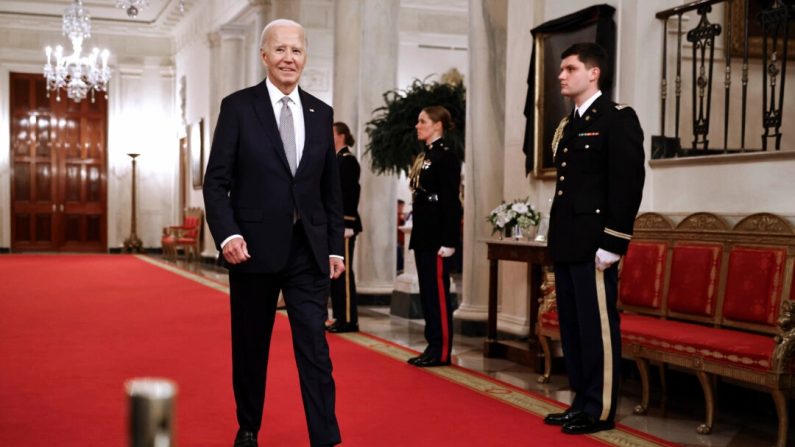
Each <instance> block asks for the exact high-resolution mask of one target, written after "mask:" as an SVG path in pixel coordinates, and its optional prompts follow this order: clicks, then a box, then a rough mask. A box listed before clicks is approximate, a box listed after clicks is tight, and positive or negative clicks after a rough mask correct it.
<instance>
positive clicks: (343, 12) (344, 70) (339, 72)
mask: <svg viewBox="0 0 795 447" xmlns="http://www.w3.org/2000/svg"><path fill="white" fill-rule="evenodd" d="M361 4H362V1H361V0H337V1H336V2H334V121H342V122H344V123H346V124H347V125H348V126H350V128H351V133H353V135H358V131H359V122H358V120H359V60H360V57H359V51H358V50H359V48H360V47H361V42H362V12H361ZM362 147H363V146H362V144H361V142H359V144H357V145H356V148H354V153H356V154H357V155H360V154H361V153H362V152H364V151H362V150H361V148H362Z"/></svg>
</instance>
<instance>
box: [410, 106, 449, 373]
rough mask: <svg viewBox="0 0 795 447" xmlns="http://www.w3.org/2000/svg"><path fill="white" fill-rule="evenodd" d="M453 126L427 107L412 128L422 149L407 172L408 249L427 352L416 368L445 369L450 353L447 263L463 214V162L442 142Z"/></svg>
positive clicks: (415, 359) (445, 113) (437, 108)
mask: <svg viewBox="0 0 795 447" xmlns="http://www.w3.org/2000/svg"><path fill="white" fill-rule="evenodd" d="M452 125H453V121H452V119H451V117H450V112H448V111H447V109H445V108H444V107H442V106H431V107H426V108H424V109H422V112H420V115H419V118H418V120H417V125H416V126H415V127H416V129H417V138H418V139H419V140H420V141H422V142H423V143H424V144H425V148H424V150H423V152H421V153H420V154H419V155H418V156H417V159H416V160H415V161H414V164H413V166H412V168H411V172H410V173H409V182H410V183H409V184H410V186H411V190H412V197H413V201H412V216H413V217H412V219H413V222H414V225H413V227H412V230H411V239H410V240H409V249H411V250H414V259H415V261H416V264H417V279H418V280H419V283H420V284H419V285H420V300H421V301H422V312H423V316H424V318H425V340H426V341H427V342H428V347H427V348H425V350H424V351H423V352H422V354H420V355H419V356H416V357H412V358H410V359H409V360H408V362H409V363H410V364H412V365H414V366H419V367H429V366H444V365H449V364H450V354H451V351H452V349H453V332H452V329H453V301H452V299H451V298H450V271H449V270H450V265H449V264H450V256H452V255H453V253H455V247H456V246H457V245H458V243H459V240H460V229H461V215H462V209H461V201H460V200H459V198H458V190H459V185H460V183H461V162H460V161H459V160H458V158H457V157H456V155H455V154H454V153H453V151H451V150H449V148H448V146H447V144H446V143H445V141H444V138H443V137H444V132H445V131H447V130H449V129H451V128H452Z"/></svg>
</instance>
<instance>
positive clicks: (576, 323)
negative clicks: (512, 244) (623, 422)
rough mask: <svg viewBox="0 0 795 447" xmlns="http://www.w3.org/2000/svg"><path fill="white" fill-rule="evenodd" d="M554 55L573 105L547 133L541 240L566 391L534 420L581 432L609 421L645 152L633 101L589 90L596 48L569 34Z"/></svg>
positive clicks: (602, 57) (601, 64) (598, 60)
mask: <svg viewBox="0 0 795 447" xmlns="http://www.w3.org/2000/svg"><path fill="white" fill-rule="evenodd" d="M561 58H562V62H561V64H560V75H559V76H558V79H559V80H560V88H561V93H562V94H563V95H564V96H566V97H568V98H570V99H571V100H572V101H573V102H574V105H575V109H574V110H573V112H572V114H571V116H566V117H564V118H563V119H562V120H561V122H560V124H559V125H558V128H557V131H556V132H555V135H554V138H553V142H552V151H553V154H554V160H555V167H556V168H557V176H558V177H557V184H556V188H555V199H554V201H553V203H552V210H551V212H550V229H549V245H548V246H549V252H550V255H551V257H552V260H553V262H554V269H555V291H556V293H557V305H558V318H559V320H560V336H561V343H562V345H563V354H564V357H565V363H566V371H567V373H568V375H569V384H570V386H571V389H572V390H573V391H574V400H573V402H572V403H571V406H570V407H569V408H568V409H567V410H566V411H565V412H563V413H553V414H549V415H547V416H546V418H545V419H544V422H546V423H547V424H553V425H562V431H563V432H564V433H568V434H585V433H594V432H598V431H601V430H609V429H612V428H613V427H614V419H615V414H616V406H617V398H618V385H619V372H620V367H621V364H620V362H621V336H620V331H619V315H618V309H617V304H616V300H617V295H618V260H619V259H620V257H621V255H623V254H625V253H626V251H627V247H628V245H629V241H630V239H631V238H632V227H633V224H634V220H635V215H636V214H637V212H638V208H639V207H640V201H641V196H642V194H643V181H644V177H645V172H644V157H645V153H644V150H643V130H642V129H641V127H640V122H639V121H638V117H637V115H636V114H635V111H634V110H632V109H631V108H629V107H626V106H624V105H621V104H616V103H614V102H612V101H610V100H609V99H608V98H606V97H604V96H603V95H602V92H601V91H600V90H599V80H600V79H601V78H602V76H601V75H602V70H604V69H605V67H606V65H605V62H606V60H607V55H606V53H605V50H604V49H602V47H600V46H599V45H597V44H594V43H581V44H575V45H573V46H571V47H570V48H568V49H567V50H566V51H564V52H563V54H562V55H561Z"/></svg>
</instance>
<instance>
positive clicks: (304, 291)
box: [229, 221, 340, 446]
mask: <svg viewBox="0 0 795 447" xmlns="http://www.w3.org/2000/svg"><path fill="white" fill-rule="evenodd" d="M229 286H230V302H231V314H232V382H233V388H234V394H235V403H236V404H237V420H238V424H239V425H240V429H241V430H247V431H252V432H255V433H256V432H258V431H259V428H260V425H261V423H262V411H263V406H264V403H265V378H266V372H267V368H268V351H269V348H270V341H271V333H272V330H273V324H274V319H275V315H276V301H277V300H278V297H279V291H282V293H283V294H284V301H285V304H286V306H287V314H288V317H289V320H290V330H291V331H292V337H293V351H294V354H295V360H296V364H297V366H298V376H299V381H300V384H301V397H302V399H303V403H304V413H305V415H306V421H307V426H308V429H309V440H310V443H311V445H313V446H319V445H334V444H338V443H339V442H340V431H339V426H338V424H337V418H336V416H335V413H334V405H335V387H334V379H333V378H332V375H331V371H332V366H331V358H330V356H329V348H328V344H327V343H326V331H325V321H326V317H327V316H328V311H327V309H326V302H327V301H326V300H327V297H328V290H329V277H328V275H325V274H323V273H322V272H321V271H320V269H319V268H318V266H317V263H316V262H315V258H314V257H313V255H312V250H311V247H310V246H309V242H308V240H307V238H306V234H305V233H304V229H303V226H302V224H301V222H300V221H299V222H297V223H296V224H295V225H294V227H293V234H292V241H291V244H290V255H289V257H288V261H287V264H286V265H285V267H284V268H283V269H282V270H281V271H280V272H278V273H240V272H235V271H230V272H229ZM277 386H278V385H277Z"/></svg>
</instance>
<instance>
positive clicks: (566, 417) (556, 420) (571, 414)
mask: <svg viewBox="0 0 795 447" xmlns="http://www.w3.org/2000/svg"><path fill="white" fill-rule="evenodd" d="M580 413H582V411H580V410H573V409H571V408H568V409H566V411H564V412H563V413H550V414H548V415H546V417H545V418H544V423H545V424H547V425H563V424H565V423H566V422H569V421H571V420H572V419H574V418H576V417H577V416H579V415H580Z"/></svg>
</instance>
